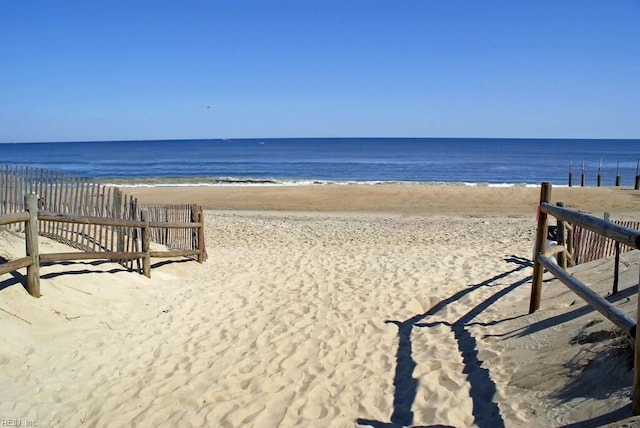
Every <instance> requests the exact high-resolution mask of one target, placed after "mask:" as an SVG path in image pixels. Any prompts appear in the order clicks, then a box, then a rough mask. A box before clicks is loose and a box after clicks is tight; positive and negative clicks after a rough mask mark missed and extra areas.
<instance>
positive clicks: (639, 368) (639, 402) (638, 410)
mask: <svg viewBox="0 0 640 428" xmlns="http://www.w3.org/2000/svg"><path fill="white" fill-rule="evenodd" d="M638 288H639V290H638V291H640V285H638ZM636 320H640V299H638V304H637V308H636ZM634 352H635V356H634V364H633V396H632V401H631V410H632V412H633V414H634V415H640V328H636V346H635V351H634Z"/></svg>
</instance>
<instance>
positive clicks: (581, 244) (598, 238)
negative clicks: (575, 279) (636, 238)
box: [571, 220, 640, 265]
mask: <svg viewBox="0 0 640 428" xmlns="http://www.w3.org/2000/svg"><path fill="white" fill-rule="evenodd" d="M612 223H614V224H617V225H619V226H623V227H626V228H629V229H636V230H638V229H640V221H631V220H625V221H621V220H615V221H612ZM572 228H573V234H572V236H573V251H571V253H572V256H573V264H576V265H578V264H581V263H587V262H590V261H593V260H598V259H601V258H604V257H610V256H613V255H615V254H616V241H614V240H613V239H609V238H607V237H605V236H603V235H599V234H597V233H595V232H593V231H591V230H589V229H586V228H584V227H581V226H578V225H574V226H572ZM619 246H620V253H624V252H626V251H631V250H633V248H632V247H630V246H628V245H624V244H619Z"/></svg>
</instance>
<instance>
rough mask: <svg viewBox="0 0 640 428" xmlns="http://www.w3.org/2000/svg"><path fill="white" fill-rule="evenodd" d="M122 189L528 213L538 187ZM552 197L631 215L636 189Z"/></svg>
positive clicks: (173, 198)
mask: <svg viewBox="0 0 640 428" xmlns="http://www.w3.org/2000/svg"><path fill="white" fill-rule="evenodd" d="M121 187H122V190H123V191H124V192H125V193H126V194H128V195H131V196H134V197H137V198H138V200H139V202H140V203H143V204H166V203H173V204H189V203H194V204H199V205H202V206H203V208H204V209H207V210H216V211H218V210H219V211H229V210H230V211H312V212H352V211H353V212H378V213H396V214H407V215H421V216H432V215H448V216H453V215H454V216H472V217H477V216H490V217H494V216H527V217H528V216H531V217H532V218H535V215H536V208H537V205H538V201H539V198H540V190H539V187H538V186H536V187H525V186H513V187H490V186H463V185H461V186H434V185H429V184H409V185H405V184H386V185H380V186H375V185H337V184H332V185H305V186H302V185H296V186H284V185H278V186H163V187H126V186H121ZM551 200H552V202H554V203H555V202H558V201H562V202H564V203H565V206H566V207H568V208H572V209H576V210H581V211H585V212H588V213H591V214H593V215H602V214H603V213H604V212H605V211H607V212H609V213H611V214H614V215H622V216H624V215H635V214H636V213H637V212H638V210H640V191H637V190H633V189H632V188H628V187H562V186H557V187H553V190H552V199H551Z"/></svg>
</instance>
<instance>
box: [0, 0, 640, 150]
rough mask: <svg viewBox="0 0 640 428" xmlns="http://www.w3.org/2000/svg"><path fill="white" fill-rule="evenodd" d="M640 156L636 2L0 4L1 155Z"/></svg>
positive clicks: (81, 0)
mask: <svg viewBox="0 0 640 428" xmlns="http://www.w3.org/2000/svg"><path fill="white" fill-rule="evenodd" d="M240 137H255V138H268V137H545V138H546V137H557V138H640V0H616V1H608V0H599V1H590V0H575V1H572V0H567V1H546V0H532V1H507V0H503V1H497V0H495V1H493V0H488V1H477V0H469V1H455V0H413V1H401V0H389V1H376V0H359V1H350V0H339V1H333V0H323V1H306V0H295V1H279V0H269V1H266V0H265V1H261V2H258V1H243V0H228V1H205V0H175V1H168V0H149V1H136V0H65V1H45V0H42V1H32V0H20V1H3V2H1V3H0V142H11V141H15V142H25V141H34V142H35V141H84V140H120V139H125V140H128V139H180V138H240Z"/></svg>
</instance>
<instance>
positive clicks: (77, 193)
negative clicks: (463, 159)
mask: <svg viewBox="0 0 640 428" xmlns="http://www.w3.org/2000/svg"><path fill="white" fill-rule="evenodd" d="M31 193H35V194H37V195H38V210H39V212H41V213H48V214H64V215H71V216H85V217H100V218H106V219H120V220H134V221H138V220H142V221H148V222H157V223H166V222H170V223H183V224H184V223H196V222H198V221H199V220H200V217H201V216H202V208H201V207H200V206H198V205H142V204H139V203H138V200H137V198H134V197H132V196H128V195H126V194H124V193H123V192H122V191H121V190H120V189H118V188H115V187H110V186H106V185H104V184H101V183H96V182H92V181H90V180H88V179H84V178H79V177H74V176H71V175H69V174H65V173H64V172H57V171H51V170H46V169H41V168H34V167H28V166H21V165H2V166H0V215H5V214H13V213H19V212H23V211H24V210H25V207H24V195H25V194H31ZM145 216H146V217H145ZM42 223H43V224H41V225H40V235H42V236H46V237H48V238H51V239H54V240H56V241H59V242H62V243H64V244H66V245H69V246H71V247H73V248H76V249H79V250H82V251H87V252H96V251H104V252H137V251H140V248H139V246H140V243H139V242H140V236H139V233H140V232H139V229H138V228H136V227H130V226H121V225H105V224H86V223H75V222H74V223H72V222H66V221H64V220H57V219H56V220H42ZM13 227H15V228H18V229H19V228H21V227H24V226H23V225H22V224H21V223H16V224H15V225H14V226H13ZM150 234H151V237H150V240H151V241H152V242H155V243H157V244H160V245H162V246H164V247H166V248H167V249H169V250H174V251H196V250H198V249H199V248H202V249H204V245H200V243H199V240H203V239H204V238H203V234H199V233H198V229H197V228H195V227H194V228H164V227H152V228H150ZM197 258H198V260H200V261H203V260H204V259H205V258H206V254H201V255H198V256H197ZM121 263H122V264H123V265H125V266H127V267H128V268H131V269H133V268H134V263H137V264H138V266H137V268H138V269H140V266H139V263H140V261H139V260H136V261H134V260H123V261H122V262H121Z"/></svg>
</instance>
